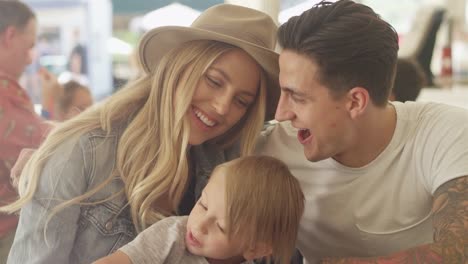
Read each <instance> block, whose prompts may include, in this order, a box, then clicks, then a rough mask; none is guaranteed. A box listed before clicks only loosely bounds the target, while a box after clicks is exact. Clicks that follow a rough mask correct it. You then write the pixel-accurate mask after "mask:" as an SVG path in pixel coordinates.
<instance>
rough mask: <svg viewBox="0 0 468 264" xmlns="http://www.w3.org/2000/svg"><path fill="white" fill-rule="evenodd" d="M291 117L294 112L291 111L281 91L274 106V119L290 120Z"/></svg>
mask: <svg viewBox="0 0 468 264" xmlns="http://www.w3.org/2000/svg"><path fill="white" fill-rule="evenodd" d="M293 118H294V112H293V111H291V109H290V106H289V104H288V102H287V98H286V96H285V95H284V94H283V93H281V96H280V99H279V101H278V106H277V107H276V113H275V119H276V120H277V121H286V120H291V119H293Z"/></svg>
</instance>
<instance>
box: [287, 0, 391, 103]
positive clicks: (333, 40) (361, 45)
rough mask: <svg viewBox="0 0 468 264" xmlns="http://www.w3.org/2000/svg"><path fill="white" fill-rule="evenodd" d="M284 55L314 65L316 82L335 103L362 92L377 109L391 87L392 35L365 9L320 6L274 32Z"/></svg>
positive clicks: (344, 3)
mask: <svg viewBox="0 0 468 264" xmlns="http://www.w3.org/2000/svg"><path fill="white" fill-rule="evenodd" d="M278 41H279V44H280V46H281V47H283V48H284V49H285V50H291V51H294V52H296V53H298V54H300V55H305V56H307V57H309V58H310V59H312V61H313V62H315V63H316V64H317V65H318V74H317V76H318V81H319V82H320V83H321V84H323V85H325V86H326V87H327V88H328V89H330V90H331V91H332V94H333V95H335V96H336V97H339V96H341V95H343V94H344V93H346V92H347V91H349V90H350V89H352V88H353V87H357V86H359V87H363V88H365V89H366V90H367V91H368V92H369V94H370V97H371V99H372V101H373V102H374V104H375V105H378V106H383V105H385V104H386V102H387V100H388V96H389V93H390V90H391V89H392V86H393V79H394V75H395V64H396V60H397V53H398V35H397V33H396V32H395V29H393V27H392V26H391V25H390V24H388V23H387V22H385V21H384V20H382V19H381V18H380V16H379V15H377V14H376V13H375V12H374V11H373V10H372V9H371V8H370V7H368V6H365V5H362V4H357V3H354V2H353V1H349V0H340V1H337V2H335V3H331V2H324V1H322V2H320V3H318V4H317V5H315V6H314V7H312V8H311V9H309V10H307V11H305V12H304V13H302V14H301V15H300V16H295V17H292V18H290V19H289V20H288V22H286V23H284V24H283V25H281V26H280V28H279V31H278Z"/></svg>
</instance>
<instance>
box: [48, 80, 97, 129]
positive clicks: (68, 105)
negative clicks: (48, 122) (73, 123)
mask: <svg viewBox="0 0 468 264" xmlns="http://www.w3.org/2000/svg"><path fill="white" fill-rule="evenodd" d="M92 104H93V97H92V95H91V92H90V90H89V88H88V87H86V86H84V85H82V84H80V83H78V82H76V81H69V82H67V83H65V84H64V85H63V92H62V94H61V96H60V97H59V98H58V100H57V105H56V115H55V116H56V120H58V121H65V120H68V119H70V118H72V117H74V116H76V115H78V114H79V113H81V112H83V111H84V110H86V109H87V108H88V107H90V106H91V105H92Z"/></svg>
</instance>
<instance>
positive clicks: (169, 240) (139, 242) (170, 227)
mask: <svg viewBox="0 0 468 264" xmlns="http://www.w3.org/2000/svg"><path fill="white" fill-rule="evenodd" d="M187 219H188V216H173V217H168V218H165V219H163V220H161V221H159V222H157V223H156V224H154V225H152V226H150V227H149V228H147V229H145V230H144V231H143V232H141V233H140V234H139V235H138V236H137V237H136V238H135V239H134V240H133V241H132V242H130V243H128V244H127V245H125V246H123V247H122V248H120V249H119V250H121V251H122V252H124V253H125V254H127V255H128V256H129V257H130V259H131V260H132V263H133V264H159V263H187V264H208V261H207V260H206V259H205V258H204V257H201V256H197V255H193V254H192V253H190V252H189V251H188V250H187V249H186V247H185V234H186V232H187V228H186V226H187ZM244 263H246V264H248V263H253V262H244Z"/></svg>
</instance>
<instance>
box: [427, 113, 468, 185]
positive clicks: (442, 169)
mask: <svg viewBox="0 0 468 264" xmlns="http://www.w3.org/2000/svg"><path fill="white" fill-rule="evenodd" d="M426 130H427V132H426V133H428V135H429V136H428V137H427V141H425V142H420V144H422V145H423V153H424V154H423V155H424V158H423V163H422V166H423V168H424V171H425V172H424V173H423V175H424V179H423V180H424V182H425V183H426V185H427V188H428V190H429V191H430V192H431V193H432V194H434V192H435V191H436V190H437V188H439V187H440V186H441V185H442V184H444V183H446V182H448V181H450V180H452V179H455V178H458V177H461V176H466V175H468V111H466V110H465V109H462V108H455V107H451V108H446V109H444V108H441V109H440V112H439V113H437V114H435V115H434V116H432V118H431V121H430V122H429V126H428V127H427V129H426Z"/></svg>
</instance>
